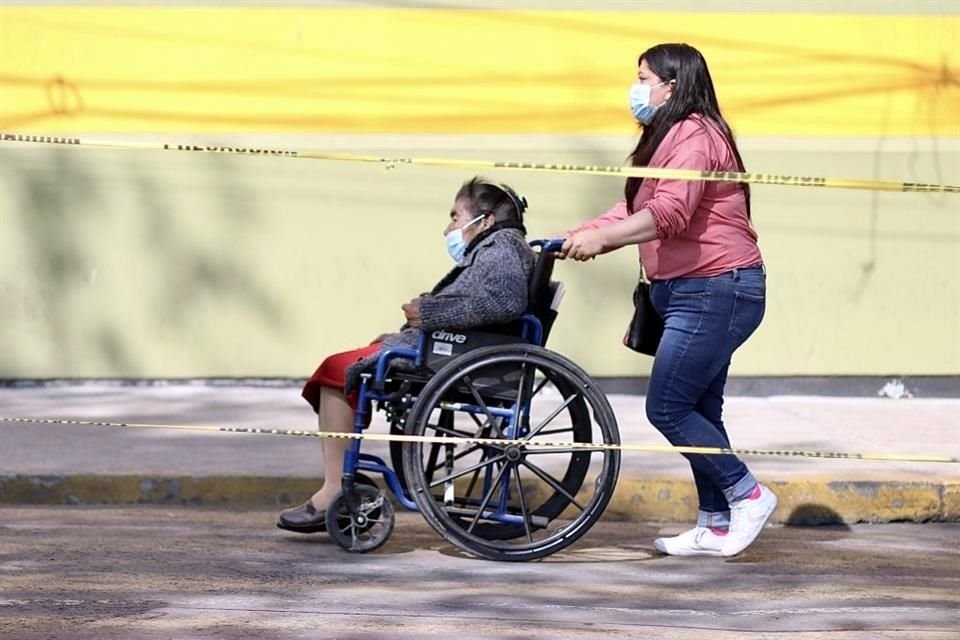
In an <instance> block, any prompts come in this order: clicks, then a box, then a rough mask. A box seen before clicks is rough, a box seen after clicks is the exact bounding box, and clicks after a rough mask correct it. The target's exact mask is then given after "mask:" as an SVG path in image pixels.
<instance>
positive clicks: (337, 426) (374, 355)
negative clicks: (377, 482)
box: [277, 178, 536, 533]
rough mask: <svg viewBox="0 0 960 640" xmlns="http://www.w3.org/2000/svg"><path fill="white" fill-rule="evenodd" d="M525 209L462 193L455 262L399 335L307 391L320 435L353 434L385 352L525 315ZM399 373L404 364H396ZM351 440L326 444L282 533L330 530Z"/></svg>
mask: <svg viewBox="0 0 960 640" xmlns="http://www.w3.org/2000/svg"><path fill="white" fill-rule="evenodd" d="M525 208H526V202H525V201H524V200H523V199H522V198H521V197H519V196H518V195H517V194H516V193H515V192H514V191H513V190H512V189H511V188H510V187H508V186H505V185H496V184H492V183H489V182H486V181H484V180H482V179H480V178H474V179H472V180H470V181H468V182H465V183H464V184H463V186H462V187H461V188H460V190H459V191H457V194H456V196H455V197H454V200H453V207H452V209H451V210H450V218H449V223H448V224H447V226H446V228H445V229H444V230H443V235H444V238H445V240H446V246H447V251H448V253H449V254H450V257H451V258H452V259H453V261H454V262H455V263H456V265H455V266H454V268H453V269H452V270H451V271H450V272H449V273H447V274H446V275H445V276H444V277H443V278H442V279H441V280H440V281H439V282H438V283H437V284H436V285H435V286H434V287H433V289H432V290H431V291H430V293H427V294H424V295H421V296H420V297H418V298H414V299H413V300H411V301H409V302H407V303H406V304H403V305H402V306H401V310H402V311H403V314H404V317H405V318H406V323H405V324H404V325H403V326H402V327H401V328H400V330H399V331H398V332H397V333H390V334H384V335H381V336H379V337H378V338H377V339H376V340H374V342H373V343H371V344H370V345H368V346H366V347H361V348H359V349H355V350H353V351H347V352H344V353H337V354H334V355H331V356H329V357H328V358H326V359H325V360H324V361H323V362H322V363H321V364H320V366H319V367H318V368H317V370H316V371H315V372H314V374H313V376H312V377H311V378H310V379H309V380H308V381H307V383H306V385H305V386H304V388H303V397H304V399H305V400H306V401H307V402H308V403H309V404H310V406H311V407H313V409H314V411H316V413H317V416H318V419H319V420H318V421H319V425H320V430H321V431H330V432H339V433H349V432H351V431H352V430H353V424H354V411H355V410H356V408H357V387H358V381H359V378H360V375H361V374H362V373H364V372H367V371H370V370H372V368H373V367H375V366H376V363H377V360H378V359H379V357H380V355H381V354H382V353H384V352H385V351H387V350H388V349H396V348H408V349H413V348H415V347H416V346H417V344H418V342H419V340H420V334H421V332H423V331H434V330H437V329H469V328H473V327H479V326H484V325H491V324H501V323H506V322H510V321H512V320H515V319H517V318H518V317H520V316H521V315H522V314H523V313H524V311H526V309H527V302H528V300H527V297H528V283H529V280H530V275H531V273H532V271H533V266H534V262H535V259H536V256H535V253H534V252H533V250H532V249H531V248H530V246H529V245H528V244H527V241H526V229H525V228H524V226H523V212H524V210H525ZM397 364H400V366H402V363H397ZM348 446H349V440H347V439H343V440H341V439H334V440H330V439H328V440H324V441H323V442H322V448H323V467H324V483H323V486H322V487H321V488H320V489H319V490H318V491H317V492H316V493H314V494H313V496H311V497H310V499H308V500H307V501H306V502H304V503H303V504H302V505H300V506H298V507H294V508H292V509H288V510H286V511H284V512H282V513H281V514H280V517H279V519H278V521H277V526H278V527H280V528H281V529H286V530H288V531H295V532H298V533H315V532H320V531H326V525H325V524H324V520H325V515H326V509H327V507H328V506H329V505H330V503H331V502H332V501H333V499H334V498H335V497H336V495H337V493H338V492H339V491H340V477H341V475H342V473H343V461H344V453H345V451H346V449H347V447H348Z"/></svg>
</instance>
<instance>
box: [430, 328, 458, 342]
mask: <svg viewBox="0 0 960 640" xmlns="http://www.w3.org/2000/svg"><path fill="white" fill-rule="evenodd" d="M432 337H433V339H434V340H442V341H443V342H454V343H456V344H463V343H464V342H466V341H467V336H465V335H463V334H462V333H450V332H449V331H434V332H433V334H432Z"/></svg>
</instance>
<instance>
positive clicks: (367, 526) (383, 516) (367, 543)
mask: <svg viewBox="0 0 960 640" xmlns="http://www.w3.org/2000/svg"><path fill="white" fill-rule="evenodd" d="M353 500H354V504H355V505H356V514H354V515H351V513H350V508H349V507H348V506H347V496H345V495H344V493H343V492H342V491H341V492H340V493H338V494H337V497H336V498H334V499H333V502H332V503H331V504H330V506H329V507H328V508H327V533H329V534H330V537H331V538H333V541H334V542H336V543H337V544H338V545H339V546H340V547H341V548H343V549H346V550H347V551H349V552H351V553H367V552H369V551H373V550H374V549H378V548H379V547H380V546H381V545H383V543H384V542H386V541H387V538H389V537H390V534H391V533H392V532H393V524H394V513H393V504H392V503H391V502H390V499H389V498H388V497H387V495H386V493H385V492H383V491H381V490H380V489H378V488H376V487H371V486H367V485H363V484H357V485H355V486H354V488H353Z"/></svg>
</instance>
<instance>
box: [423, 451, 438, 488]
mask: <svg viewBox="0 0 960 640" xmlns="http://www.w3.org/2000/svg"><path fill="white" fill-rule="evenodd" d="M439 455H440V443H439V442H434V443H431V445H430V459H429V460H428V462H427V470H426V472H424V474H423V475H425V476H426V477H427V480H430V478H432V477H433V472H434V471H436V470H437V457H438V456H439Z"/></svg>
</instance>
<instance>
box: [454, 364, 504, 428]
mask: <svg viewBox="0 0 960 640" xmlns="http://www.w3.org/2000/svg"><path fill="white" fill-rule="evenodd" d="M460 379H461V380H463V381H464V382H466V383H467V387H468V388H469V389H470V394H471V395H472V396H473V399H474V401H475V402H476V403H477V404H478V405H480V408H481V409H483V412H484V413H485V414H486V415H487V425H489V426H490V427H491V428H492V429H495V430H496V431H497V436H499V437H501V438H502V437H503V431H501V430H500V427H499V426H497V424H496V422H495V419H494V417H493V414H492V413H490V408H489V407H487V403H486V402H484V401H483V398H481V397H480V394H479V393H477V390H476V389H474V388H473V380H471V379H470V376H463V377H462V378H460Z"/></svg>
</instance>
